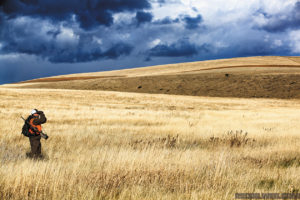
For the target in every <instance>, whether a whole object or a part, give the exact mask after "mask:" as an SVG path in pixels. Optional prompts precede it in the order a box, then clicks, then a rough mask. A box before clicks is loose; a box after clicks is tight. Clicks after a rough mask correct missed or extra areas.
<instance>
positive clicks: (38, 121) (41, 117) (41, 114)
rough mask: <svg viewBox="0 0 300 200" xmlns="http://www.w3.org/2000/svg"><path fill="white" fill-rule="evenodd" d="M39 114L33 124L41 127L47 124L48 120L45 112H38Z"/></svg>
mask: <svg viewBox="0 0 300 200" xmlns="http://www.w3.org/2000/svg"><path fill="white" fill-rule="evenodd" d="M37 114H38V117H37V118H35V119H34V120H33V122H32V123H33V124H34V125H41V124H44V123H46V121H47V118H46V116H45V114H44V112H43V111H38V112H37Z"/></svg>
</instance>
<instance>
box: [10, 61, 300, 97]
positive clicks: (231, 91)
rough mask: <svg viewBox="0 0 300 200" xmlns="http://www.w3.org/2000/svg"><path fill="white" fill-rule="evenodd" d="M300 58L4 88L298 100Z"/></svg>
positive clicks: (118, 73) (105, 74)
mask: <svg viewBox="0 0 300 200" xmlns="http://www.w3.org/2000/svg"><path fill="white" fill-rule="evenodd" d="M299 80H300V59H299V58H298V57H275V56H271V57H250V58H234V59H223V60H213V61H202V62H193V63H181V64H173V65H163V66H154V67H144V68H136V69H127V70H118V71H110V72H96V73H84V74H72V75H64V76H57V77H48V78H42V79H36V80H30V81H25V82H23V83H21V84H15V85H10V86H6V87H20V88H56V89H79V90H106V91H122V92H138V93H154V94H176V95H192V96H211V97H245V98H251V97H262V98H282V99H290V98H300V81H299Z"/></svg>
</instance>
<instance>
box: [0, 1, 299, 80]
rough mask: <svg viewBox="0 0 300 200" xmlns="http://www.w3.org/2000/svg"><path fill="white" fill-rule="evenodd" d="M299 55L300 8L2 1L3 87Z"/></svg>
mask: <svg viewBox="0 0 300 200" xmlns="http://www.w3.org/2000/svg"><path fill="white" fill-rule="evenodd" d="M258 55H261V56H264V55H282V56H287V55H290V56H298V55H300V1H299V0H251V1H241V0H209V1H207V0H63V1H60V0H0V84H2V83H11V82H16V81H21V80H28V79H33V78H38V77H44V76H53V75H59V74H67V73H79V72H93V71H105V70H113V69H123V68H132V67H141V66H151V65H157V64H167V63H178V62H189V61H200V60H207V59H218V58H231V57H244V56H258Z"/></svg>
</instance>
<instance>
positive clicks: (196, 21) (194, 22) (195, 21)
mask: <svg viewBox="0 0 300 200" xmlns="http://www.w3.org/2000/svg"><path fill="white" fill-rule="evenodd" d="M183 21H184V22H185V27H186V28H187V29H196V28H198V27H199V25H200V23H201V22H202V21H203V19H202V16H201V15H197V16H196V17H190V16H184V18H183Z"/></svg>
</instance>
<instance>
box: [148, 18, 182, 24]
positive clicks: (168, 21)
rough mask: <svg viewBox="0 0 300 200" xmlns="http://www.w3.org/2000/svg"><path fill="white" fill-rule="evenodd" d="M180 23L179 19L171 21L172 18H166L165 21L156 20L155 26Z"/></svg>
mask: <svg viewBox="0 0 300 200" xmlns="http://www.w3.org/2000/svg"><path fill="white" fill-rule="evenodd" d="M178 22H179V18H176V19H171V18H170V17H165V18H163V19H159V20H155V21H154V22H153V24H158V25H168V24H174V23H178Z"/></svg>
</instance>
